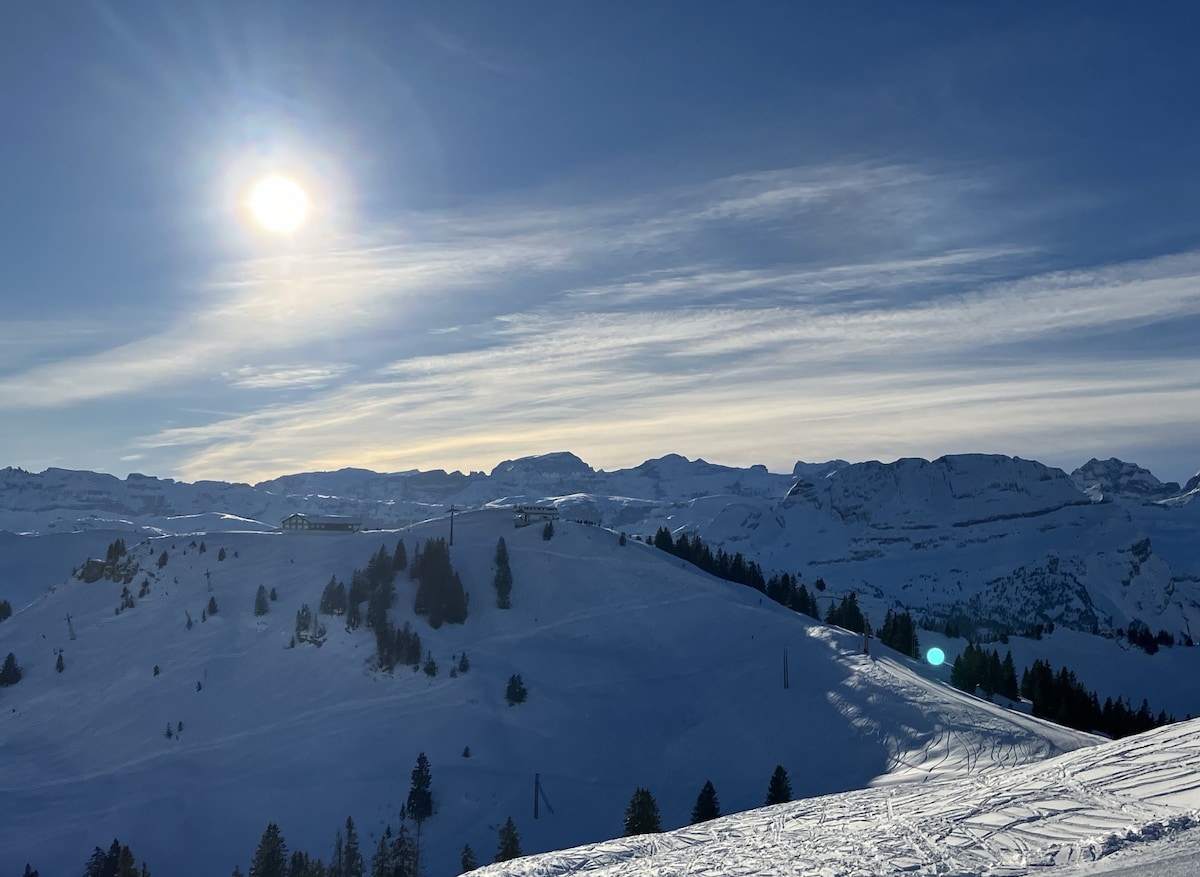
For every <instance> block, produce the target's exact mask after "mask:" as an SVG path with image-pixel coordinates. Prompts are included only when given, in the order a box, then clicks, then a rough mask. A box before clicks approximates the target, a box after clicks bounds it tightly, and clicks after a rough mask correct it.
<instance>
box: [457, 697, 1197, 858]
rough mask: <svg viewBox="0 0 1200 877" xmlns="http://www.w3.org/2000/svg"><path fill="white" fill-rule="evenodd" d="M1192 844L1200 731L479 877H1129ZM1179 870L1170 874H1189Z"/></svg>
mask: <svg viewBox="0 0 1200 877" xmlns="http://www.w3.org/2000/svg"><path fill="white" fill-rule="evenodd" d="M1198 836H1200V720H1197V721H1193V722H1190V723H1188V724H1186V725H1175V726H1171V727H1167V728H1161V729H1158V730H1156V731H1152V732H1149V733H1147V734H1143V735H1140V736H1138V737H1132V738H1127V739H1125V740H1121V741H1116V742H1113V743H1108V744H1105V745H1102V746H1097V747H1094V748H1090V749H1085V750H1081V751H1079V752H1074V753H1071V754H1069V755H1064V756H1062V757H1059V758H1055V759H1052V760H1049V761H1046V762H1043V763H1040V764H1035V765H1028V766H1025V767H1019V768H1015V769H1013V770H1005V771H996V770H992V771H984V772H980V773H976V774H973V775H971V776H968V777H964V778H960V779H957V780H952V781H949V782H945V783H928V784H904V785H899V786H889V787H887V788H877V789H869V790H865V791H858V792H849V793H844V794H839V795H831V796H827V797H822V798H811V799H808V800H803V801H795V802H793V803H790V804H781V805H777V806H775V807H767V808H763V809H760V810H754V811H751V812H748V813H743V814H738V815H734V816H729V817H726V818H723V819H720V820H716V821H713V822H709V823H705V824H702V825H699V826H690V827H687V828H683V829H679V830H676V831H672V832H668V833H666V834H657V835H643V836H640V837H635V838H629V839H624V840H616V841H610V842H608V843H604V844H597V845H593V846H588V847H582V848H578V849H573V850H566V851H563V852H558V853H551V854H548V855H544V856H531V857H527V858H525V859H518V860H515V861H512V862H508V863H503V864H500V865H494V866H491V867H488V868H484V869H483V870H481V871H479V872H478V873H479V874H480V877H497V875H512V877H535V875H536V877H559V875H569V874H579V873H584V872H586V873H587V874H590V875H595V877H601V875H617V874H620V875H622V877H630V875H632V877H637V875H647V877H649V875H653V877H671V875H677V874H678V875H682V874H692V875H705V874H714V875H715V874H721V875H745V877H750V875H763V877H768V875H777V874H830V875H833V874H846V875H850V874H862V875H867V874H870V875H874V877H887V875H893V874H896V875H898V874H928V875H933V874H955V875H967V874H989V875H1014V877H1015V875H1022V874H1029V873H1046V872H1047V870H1048V869H1049V868H1051V867H1054V866H1057V867H1055V868H1054V872H1055V873H1064V874H1088V873H1100V871H1101V869H1099V868H1098V867H1097V866H1096V865H1094V864H1091V863H1095V862H1097V861H1098V860H1101V859H1104V858H1105V857H1107V856H1112V855H1114V854H1116V853H1119V852H1120V851H1122V850H1127V851H1129V852H1130V853H1137V854H1138V855H1136V856H1133V857H1131V858H1130V859H1129V860H1127V861H1128V862H1129V863H1130V864H1131V866H1133V867H1136V868H1139V869H1142V870H1139V871H1137V872H1136V873H1141V874H1157V873H1160V872H1159V870H1158V869H1157V868H1156V867H1155V865H1156V864H1157V863H1158V862H1171V861H1172V860H1175V861H1176V863H1181V860H1182V855H1183V853H1184V851H1183V850H1181V848H1180V846H1178V844H1179V843H1180V842H1182V844H1183V845H1186V846H1187V847H1188V848H1189V850H1190V851H1191V852H1193V853H1194V852H1195V851H1197V850H1200V843H1198V842H1197V840H1198ZM1138 848H1142V849H1138ZM1115 858H1116V860H1117V861H1118V862H1119V861H1121V857H1120V856H1116V857H1115ZM1190 864H1191V868H1192V869H1193V870H1190V871H1186V870H1185V871H1180V872H1179V873H1187V874H1194V873H1195V870H1194V869H1195V866H1196V860H1195V859H1192V860H1191V862H1190ZM1059 869H1061V871H1060V870H1059ZM1104 870H1105V871H1107V868H1105V869H1104Z"/></svg>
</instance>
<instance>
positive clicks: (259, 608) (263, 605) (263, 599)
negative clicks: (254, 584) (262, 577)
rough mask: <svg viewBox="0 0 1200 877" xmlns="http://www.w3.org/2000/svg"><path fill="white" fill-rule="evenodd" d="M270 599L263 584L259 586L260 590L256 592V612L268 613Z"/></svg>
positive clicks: (259, 613)
mask: <svg viewBox="0 0 1200 877" xmlns="http://www.w3.org/2000/svg"><path fill="white" fill-rule="evenodd" d="M270 609H271V606H270V601H269V600H268V598H267V589H266V588H264V587H263V586H262V585H259V586H258V591H257V592H256V593H255V594H254V614H255V615H266V614H267V612H268V611H270Z"/></svg>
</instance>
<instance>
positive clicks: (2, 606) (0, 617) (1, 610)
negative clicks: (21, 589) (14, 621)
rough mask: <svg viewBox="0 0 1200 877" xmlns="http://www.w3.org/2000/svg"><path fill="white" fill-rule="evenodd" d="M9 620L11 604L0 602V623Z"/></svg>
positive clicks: (4, 601) (5, 601)
mask: <svg viewBox="0 0 1200 877" xmlns="http://www.w3.org/2000/svg"><path fill="white" fill-rule="evenodd" d="M10 618H12V603H9V602H8V601H7V600H0V621H7V620H8V619H10Z"/></svg>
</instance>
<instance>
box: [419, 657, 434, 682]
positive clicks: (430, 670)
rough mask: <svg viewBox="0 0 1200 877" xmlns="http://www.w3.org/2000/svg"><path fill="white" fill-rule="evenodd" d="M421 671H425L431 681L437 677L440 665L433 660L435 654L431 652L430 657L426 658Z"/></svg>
mask: <svg viewBox="0 0 1200 877" xmlns="http://www.w3.org/2000/svg"><path fill="white" fill-rule="evenodd" d="M421 669H422V670H424V671H425V675H426V676H428V677H429V678H430V679H432V678H433V677H434V676H436V675H437V671H438V665H437V661H435V660H433V652H430V653H429V655H428V657H426V658H425V664H424V666H422V668H421Z"/></svg>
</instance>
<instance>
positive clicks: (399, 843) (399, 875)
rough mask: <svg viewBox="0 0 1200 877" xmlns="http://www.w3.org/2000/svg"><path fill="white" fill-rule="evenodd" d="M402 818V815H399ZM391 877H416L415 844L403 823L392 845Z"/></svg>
mask: <svg viewBox="0 0 1200 877" xmlns="http://www.w3.org/2000/svg"><path fill="white" fill-rule="evenodd" d="M401 815H402V816H403V814H401ZM392 862H393V863H394V864H393V866H392V867H393V870H392V875H393V877H418V874H417V844H416V842H415V841H414V840H413V838H412V835H411V834H409V831H408V828H407V827H406V826H405V825H404V823H403V822H401V823H400V830H399V831H397V832H396V841H395V843H393V844H392Z"/></svg>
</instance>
